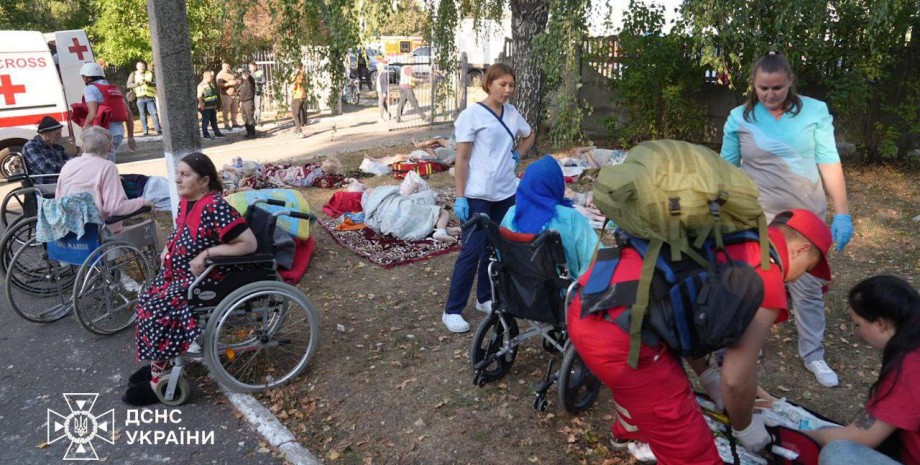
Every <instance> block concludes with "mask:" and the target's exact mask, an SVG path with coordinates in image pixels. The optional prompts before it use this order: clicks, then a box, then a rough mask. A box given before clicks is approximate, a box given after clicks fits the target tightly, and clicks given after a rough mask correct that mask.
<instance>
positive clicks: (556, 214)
mask: <svg viewBox="0 0 920 465" xmlns="http://www.w3.org/2000/svg"><path fill="white" fill-rule="evenodd" d="M564 193H565V179H564V178H563V176H562V169H561V168H559V163H557V162H556V160H555V159H554V158H553V157H551V156H549V155H546V156H544V157H543V158H541V159H539V160H537V161H536V162H534V163H532V164H531V165H530V166H528V167H527V170H525V171H524V177H523V179H521V183H520V184H519V185H518V189H517V193H516V196H517V198H516V202H517V205H515V206H513V207H511V208H510V209H509V210H508V213H507V214H505V219H504V220H503V221H502V226H503V227H505V228H507V229H510V230H512V231H514V232H520V233H528V234H539V233H540V232H542V231H544V230H546V229H550V230H554V231H557V232H559V235H560V237H561V238H562V247H563V248H564V249H565V260H566V263H567V264H568V266H569V273H570V274H571V275H572V276H573V277H574V278H576V279H577V278H578V277H579V276H581V274H582V273H584V272H585V271H587V269H588V266H589V265H590V264H591V257H592V256H593V255H594V251H595V250H596V248H597V245H598V238H597V233H595V232H594V229H592V228H591V225H590V224H589V223H588V220H587V219H586V218H585V217H584V216H582V215H581V214H580V213H578V212H577V211H575V209H574V208H572V202H571V201H569V200H568V199H566V198H565V197H564Z"/></svg>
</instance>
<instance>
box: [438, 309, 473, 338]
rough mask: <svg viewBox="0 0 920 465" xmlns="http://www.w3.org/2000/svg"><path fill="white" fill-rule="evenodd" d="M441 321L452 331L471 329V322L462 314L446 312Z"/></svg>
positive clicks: (460, 331) (463, 331) (462, 331)
mask: <svg viewBox="0 0 920 465" xmlns="http://www.w3.org/2000/svg"><path fill="white" fill-rule="evenodd" d="M441 322H443V323H444V326H447V330H448V331H450V332H452V333H465V332H467V331H469V330H470V324H469V323H467V322H466V320H464V319H463V317H462V316H460V315H456V314H447V313H445V314H443V315H441Z"/></svg>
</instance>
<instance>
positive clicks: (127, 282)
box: [121, 274, 141, 294]
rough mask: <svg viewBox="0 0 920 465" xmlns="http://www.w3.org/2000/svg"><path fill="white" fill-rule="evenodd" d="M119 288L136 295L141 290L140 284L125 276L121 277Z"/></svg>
mask: <svg viewBox="0 0 920 465" xmlns="http://www.w3.org/2000/svg"><path fill="white" fill-rule="evenodd" d="M121 287H123V288H125V290H126V291H128V292H133V293H135V294H137V293H138V292H139V291H140V290H141V284H140V283H139V282H137V281H135V280H134V279H132V278H131V277H130V276H128V275H126V274H122V275H121Z"/></svg>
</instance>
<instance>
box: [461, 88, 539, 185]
mask: <svg viewBox="0 0 920 465" xmlns="http://www.w3.org/2000/svg"><path fill="white" fill-rule="evenodd" d="M498 116H501V118H502V121H503V122H504V123H505V125H506V126H508V129H509V130H511V133H512V134H514V135H515V136H517V137H528V136H530V132H531V128H530V125H529V124H527V121H526V120H525V119H524V117H523V116H521V114H520V113H518V111H517V108H514V105H511V104H508V103H506V104H504V106H503V110H502V114H500V115H498ZM454 135H455V137H456V139H457V143H460V142H472V143H473V150H472V153H471V154H470V172H469V178H468V179H467V181H466V192H465V195H466V197H468V198H473V199H482V200H488V201H490V202H498V201H501V200H505V199H507V198H508V197H511V196H512V195H514V193H515V191H516V190H517V184H518V179H517V177H516V176H515V175H514V159H513V158H512V157H511V149H513V148H514V141H513V140H512V139H511V135H510V134H508V131H506V130H505V128H504V127H502V124H501V122H499V121H498V119H497V118H496V117H495V115H493V114H492V112H491V111H490V110H489V109H487V108H484V107H483V106H482V105H479V104H478V103H477V104H474V105H470V106H469V107H468V108H467V109H466V110H463V113H460V116H458V117H457V121H456V122H454Z"/></svg>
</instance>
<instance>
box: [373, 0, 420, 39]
mask: <svg viewBox="0 0 920 465" xmlns="http://www.w3.org/2000/svg"><path fill="white" fill-rule="evenodd" d="M430 17H431V15H430V14H429V13H428V11H427V10H426V9H425V8H423V7H422V6H421V5H419V3H418V2H417V1H416V0H399V1H398V2H397V6H396V10H390V11H387V12H386V13H385V16H384V17H383V19H382V20H381V21H380V24H378V25H376V27H374V28H373V29H371V31H370V32H371V33H372V34H373V35H382V36H420V35H423V34H425V33H426V32H427V31H428V29H429V27H430V22H431V20H430Z"/></svg>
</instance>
